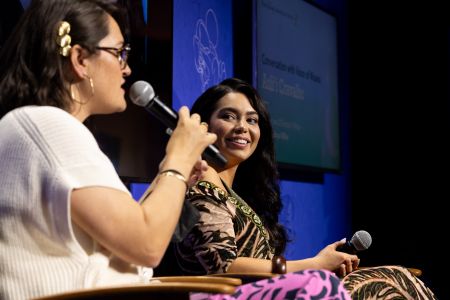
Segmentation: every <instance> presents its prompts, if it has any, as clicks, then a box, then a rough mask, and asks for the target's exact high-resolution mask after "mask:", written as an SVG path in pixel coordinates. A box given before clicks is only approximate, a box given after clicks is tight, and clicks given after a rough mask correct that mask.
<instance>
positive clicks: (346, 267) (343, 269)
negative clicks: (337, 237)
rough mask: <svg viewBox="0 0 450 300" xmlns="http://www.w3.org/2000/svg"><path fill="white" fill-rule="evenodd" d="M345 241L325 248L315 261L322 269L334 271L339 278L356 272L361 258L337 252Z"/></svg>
mask: <svg viewBox="0 0 450 300" xmlns="http://www.w3.org/2000/svg"><path fill="white" fill-rule="evenodd" d="M344 243H345V241H343V240H342V241H338V242H335V243H333V244H330V245H328V246H326V247H325V248H323V249H322V250H321V251H320V252H319V253H318V254H317V255H316V256H315V257H314V259H315V260H316V262H317V265H318V267H319V268H321V269H326V270H330V271H334V272H335V273H336V274H337V275H338V276H340V277H344V276H346V275H347V274H349V273H351V272H353V270H356V269H357V267H358V265H359V258H358V256H356V255H352V254H347V253H344V252H340V251H337V250H336V248H337V247H338V246H340V245H343V244H344Z"/></svg>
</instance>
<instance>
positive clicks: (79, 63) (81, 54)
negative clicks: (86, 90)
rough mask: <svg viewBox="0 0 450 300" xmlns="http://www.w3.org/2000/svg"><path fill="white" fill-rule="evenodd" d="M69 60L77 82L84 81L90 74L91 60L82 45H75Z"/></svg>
mask: <svg viewBox="0 0 450 300" xmlns="http://www.w3.org/2000/svg"><path fill="white" fill-rule="evenodd" d="M69 59H70V62H71V65H72V70H73V76H74V79H75V81H78V80H83V79H84V78H85V77H86V74H87V73H88V72H87V69H88V65H89V60H88V55H87V51H86V50H85V49H83V47H81V46H80V45H74V46H73V47H72V49H70V54H69Z"/></svg>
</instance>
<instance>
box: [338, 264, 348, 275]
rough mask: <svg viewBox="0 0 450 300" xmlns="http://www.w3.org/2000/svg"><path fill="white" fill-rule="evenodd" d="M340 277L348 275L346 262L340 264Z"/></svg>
mask: <svg viewBox="0 0 450 300" xmlns="http://www.w3.org/2000/svg"><path fill="white" fill-rule="evenodd" d="M338 275H339V277H341V278H342V277H345V276H346V275H347V272H346V270H345V264H341V265H340V266H339V274H338Z"/></svg>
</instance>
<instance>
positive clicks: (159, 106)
mask: <svg viewBox="0 0 450 300" xmlns="http://www.w3.org/2000/svg"><path fill="white" fill-rule="evenodd" d="M130 99H131V101H133V103H134V104H136V105H138V106H142V107H144V108H145V109H146V110H147V111H148V112H149V113H151V114H152V115H153V116H154V117H156V118H157V119H159V120H160V121H161V122H162V123H163V124H164V125H166V126H167V127H169V128H170V129H172V130H173V129H175V127H176V126H177V122H178V115H177V114H176V113H175V112H174V111H173V110H172V109H171V108H170V107H168V106H167V105H165V104H164V103H163V102H162V101H161V100H159V98H158V96H156V95H155V91H154V90H153V88H152V86H151V85H150V83H148V82H145V81H136V82H135V83H133V84H132V85H131V88H130ZM202 157H203V159H205V160H207V161H208V162H209V163H210V164H212V165H214V166H217V167H219V168H223V167H225V165H226V164H227V159H226V158H225V157H224V156H223V155H222V154H221V153H220V152H219V150H218V149H217V148H216V147H215V146H214V145H208V147H207V148H206V149H205V151H204V152H203V154H202Z"/></svg>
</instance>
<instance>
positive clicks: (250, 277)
mask: <svg viewBox="0 0 450 300" xmlns="http://www.w3.org/2000/svg"><path fill="white" fill-rule="evenodd" d="M278 275H279V274H273V273H220V274H210V275H208V276H211V277H232V278H239V279H240V280H241V281H242V284H246V283H251V282H255V281H258V280H262V279H268V278H272V277H275V276H278Z"/></svg>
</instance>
